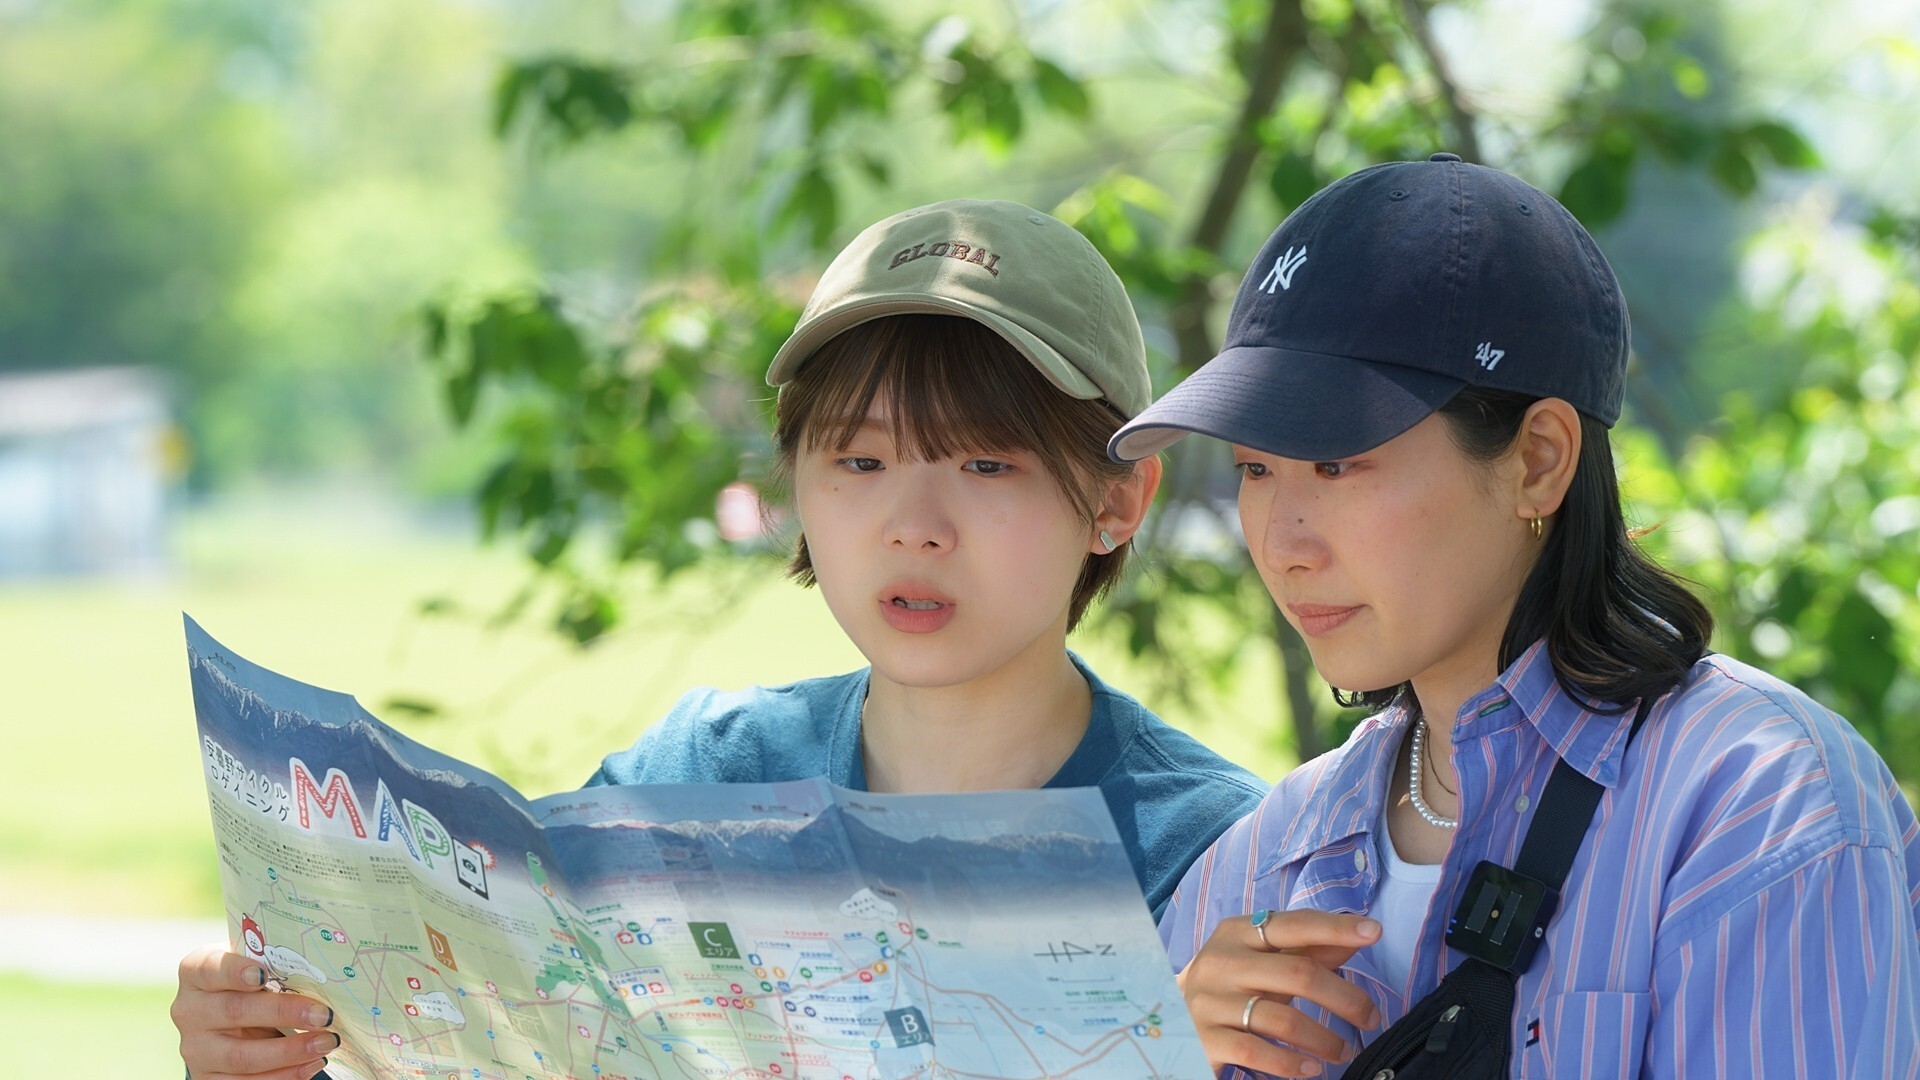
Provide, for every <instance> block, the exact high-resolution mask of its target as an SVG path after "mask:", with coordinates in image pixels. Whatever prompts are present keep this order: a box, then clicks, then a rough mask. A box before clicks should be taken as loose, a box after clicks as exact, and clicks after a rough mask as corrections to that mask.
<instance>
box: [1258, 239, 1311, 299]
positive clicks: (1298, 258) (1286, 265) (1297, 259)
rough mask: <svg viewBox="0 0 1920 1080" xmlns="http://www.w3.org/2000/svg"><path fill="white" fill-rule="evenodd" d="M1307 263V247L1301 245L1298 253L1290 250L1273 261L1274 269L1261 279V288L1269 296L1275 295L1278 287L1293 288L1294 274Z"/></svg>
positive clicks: (1292, 249)
mask: <svg viewBox="0 0 1920 1080" xmlns="http://www.w3.org/2000/svg"><path fill="white" fill-rule="evenodd" d="M1306 261H1307V245H1305V244H1301V245H1300V247H1299V249H1298V250H1297V251H1296V250H1295V249H1294V248H1291V247H1290V248H1288V249H1287V251H1286V254H1284V255H1282V256H1280V257H1279V258H1277V259H1275V260H1273V269H1272V270H1269V271H1267V276H1266V277H1265V278H1263V279H1261V282H1260V287H1261V288H1262V289H1265V290H1266V291H1267V295H1268V296H1272V295H1273V289H1274V286H1276V285H1278V286H1279V287H1280V288H1282V289H1291V288H1293V272H1294V271H1295V270H1298V269H1300V264H1301V263H1303V262H1306Z"/></svg>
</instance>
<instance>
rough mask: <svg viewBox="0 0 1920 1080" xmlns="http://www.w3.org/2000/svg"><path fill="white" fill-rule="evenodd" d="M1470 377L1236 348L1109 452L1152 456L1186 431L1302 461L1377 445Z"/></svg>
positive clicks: (1122, 457)
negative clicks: (1464, 377)
mask: <svg viewBox="0 0 1920 1080" xmlns="http://www.w3.org/2000/svg"><path fill="white" fill-rule="evenodd" d="M1466 385H1467V384H1466V383H1464V382H1462V381H1460V380H1459V379H1454V378H1449V377H1447V376H1445V375H1436V374H1433V373H1432V372H1427V371H1416V370H1414V369H1413V368H1405V367H1399V366H1397V365H1393V364H1378V363H1374V362H1372V361H1368V360H1355V359H1353V358H1351V357H1345V356H1330V355H1326V354H1323V353H1306V352H1295V351H1292V350H1289V349H1269V348H1239V349H1228V350H1226V351H1225V352H1222V353H1221V354H1220V355H1219V356H1216V357H1214V358H1213V359H1212V360H1209V361H1207V362H1206V363H1205V364H1203V365H1202V366H1201V367H1200V369H1199V370H1198V371H1195V372H1194V373H1193V374H1192V375H1189V376H1188V377H1187V378H1186V380H1185V381H1183V382H1181V383H1180V384H1179V385H1178V386H1175V387H1174V388H1173V389H1172V390H1169V391H1167V393H1166V394H1165V396H1163V397H1161V398H1160V400H1158V401H1156V402H1154V403H1153V404H1152V405H1149V406H1147V408H1146V409H1145V411H1143V412H1141V414H1140V415H1139V416H1137V417H1135V418H1134V419H1133V420H1130V421H1128V422H1127V424H1126V425H1125V426H1124V427H1122V428H1121V429H1120V430H1119V431H1118V432H1115V433H1114V436H1113V440H1112V441H1111V442H1110V443H1108V444H1107V452H1108V453H1109V454H1110V455H1112V456H1113V458H1114V460H1116V461H1138V460H1139V459H1141V458H1145V457H1151V456H1153V455H1154V454H1157V453H1159V452H1160V451H1161V450H1164V449H1166V448H1167V447H1168V446H1171V445H1173V443H1175V442H1177V441H1179V440H1180V439H1181V438H1182V437H1184V436H1186V435H1187V434H1188V433H1190V432H1192V433H1198V434H1201V435H1211V436H1213V437H1214V438H1216V439H1224V440H1226V441H1227V442H1230V443H1235V444H1237V445H1240V446H1245V447H1249V448H1251V449H1254V450H1259V451H1262V452H1264V453H1268V454H1275V455H1278V456H1280V457H1285V458H1294V459H1296V460H1300V461H1332V460H1336V459H1339V458H1344V457H1352V456H1353V455H1355V454H1359V453H1364V452H1365V451H1368V450H1371V449H1373V448H1374V447H1376V446H1379V445H1380V444H1381V443H1384V442H1386V441H1387V440H1388V439H1391V438H1393V437H1394V436H1396V435H1399V434H1400V433H1401V432H1403V431H1406V430H1407V429H1408V428H1410V427H1412V426H1414V425H1415V424H1417V423H1419V422H1420V421H1421V420H1424V419H1425V418H1427V417H1428V416H1430V415H1432V414H1433V411H1434V410H1435V409H1438V408H1439V407H1440V406H1442V405H1444V404H1446V403H1447V402H1448V400H1450V399H1451V398H1452V397H1453V396H1454V395H1455V394H1457V393H1459V392H1460V391H1461V389H1462V388H1464V387H1465V386H1466Z"/></svg>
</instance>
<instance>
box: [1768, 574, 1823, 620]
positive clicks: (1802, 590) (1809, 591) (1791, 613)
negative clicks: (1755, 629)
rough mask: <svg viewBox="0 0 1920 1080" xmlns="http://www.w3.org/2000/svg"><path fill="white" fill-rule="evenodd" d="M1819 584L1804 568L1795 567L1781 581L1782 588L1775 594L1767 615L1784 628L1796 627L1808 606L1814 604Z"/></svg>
mask: <svg viewBox="0 0 1920 1080" xmlns="http://www.w3.org/2000/svg"><path fill="white" fill-rule="evenodd" d="M1818 588H1819V582H1817V581H1815V580H1814V577H1813V575H1812V574H1811V573H1809V572H1808V570H1807V568H1806V567H1804V566H1795V567H1793V568H1792V569H1790V570H1788V571H1787V575H1786V577H1784V578H1782V579H1781V581H1780V588H1779V590H1778V591H1776V592H1775V593H1774V596H1773V606H1772V607H1771V608H1770V609H1769V610H1768V612H1767V614H1769V615H1771V616H1772V617H1773V618H1774V620H1775V621H1777V622H1779V623H1781V624H1782V625H1784V626H1794V625H1796V624H1797V623H1798V622H1799V621H1800V616H1801V615H1803V614H1805V612H1806V610H1807V606H1808V605H1809V604H1811V603H1813V598H1814V593H1815V590H1816V589H1818Z"/></svg>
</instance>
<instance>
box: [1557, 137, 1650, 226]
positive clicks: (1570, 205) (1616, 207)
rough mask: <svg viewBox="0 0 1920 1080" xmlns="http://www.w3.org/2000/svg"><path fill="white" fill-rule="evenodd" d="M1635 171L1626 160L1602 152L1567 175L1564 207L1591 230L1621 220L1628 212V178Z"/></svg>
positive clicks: (1628, 158)
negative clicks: (1617, 219)
mask: <svg viewBox="0 0 1920 1080" xmlns="http://www.w3.org/2000/svg"><path fill="white" fill-rule="evenodd" d="M1632 167H1633V157H1632V154H1631V153H1628V154H1626V155H1624V156H1622V155H1620V154H1619V153H1617V152H1615V151H1612V150H1610V149H1605V148H1603V149H1600V150H1598V151H1596V152H1595V153H1594V155H1593V156H1592V157H1589V158H1587V160H1585V161H1583V162H1581V163H1580V165H1579V166H1578V167H1577V168H1575V169H1574V170H1573V172H1571V173H1569V174H1568V175H1567V181H1566V183H1564V184H1562V185H1561V187H1560V205H1562V206H1564V207H1566V208H1567V211H1568V212H1569V213H1571V214H1572V215H1573V216H1574V217H1576V218H1578V219H1579V220H1580V223H1581V224H1583V225H1585V226H1586V227H1587V228H1589V229H1597V228H1599V227H1600V226H1602V225H1605V224H1607V223H1608V222H1610V221H1612V220H1614V219H1615V218H1618V217H1619V216H1620V215H1621V213H1622V212H1623V211H1625V210H1626V208H1627V178H1628V175H1629V172H1630V170H1631V169H1632Z"/></svg>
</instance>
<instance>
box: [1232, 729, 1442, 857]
mask: <svg viewBox="0 0 1920 1080" xmlns="http://www.w3.org/2000/svg"><path fill="white" fill-rule="evenodd" d="M1406 725H1407V710H1406V709H1404V708H1402V707H1401V706H1400V704H1399V703H1398V702H1396V703H1394V704H1392V705H1389V706H1387V707H1386V708H1384V709H1382V710H1380V711H1379V712H1377V713H1374V714H1373V715H1372V716H1369V717H1367V718H1366V719H1364V720H1362V721H1360V725H1359V726H1358V727H1356V728H1354V729H1353V734H1352V735H1350V736H1348V737H1347V741H1346V743H1345V744H1344V745H1342V746H1341V747H1340V748H1339V749H1338V750H1335V751H1333V752H1331V753H1328V754H1325V755H1323V756H1321V757H1319V758H1316V759H1314V760H1313V761H1310V762H1308V763H1306V764H1305V765H1302V766H1300V768H1299V769H1297V770H1295V773H1296V774H1297V775H1294V776H1289V777H1288V779H1286V780H1283V781H1281V783H1282V785H1287V784H1299V783H1304V784H1305V785H1306V789H1307V790H1305V791H1304V792H1301V793H1300V794H1299V795H1298V796H1297V797H1296V798H1291V799H1276V798H1268V799H1267V800H1266V801H1265V802H1264V803H1262V804H1261V807H1260V810H1259V811H1258V813H1259V814H1260V822H1259V831H1260V833H1262V834H1266V835H1271V836H1275V837H1278V838H1279V842H1278V843H1277V844H1275V845H1274V846H1273V847H1271V848H1269V849H1268V855H1267V857H1266V858H1265V859H1264V860H1263V861H1262V863H1261V866H1260V870H1259V872H1260V873H1261V874H1263V875H1264V874H1267V873H1270V872H1272V871H1274V870H1277V869H1279V868H1280V867H1282V866H1286V865H1288V864H1290V863H1294V862H1298V861H1299V860H1301V859H1303V858H1306V857H1307V856H1308V855H1309V854H1311V853H1313V852H1316V851H1320V850H1322V849H1324V848H1327V847H1330V846H1332V845H1335V844H1338V843H1339V842H1341V841H1343V840H1347V839H1350V838H1352V837H1356V836H1363V835H1371V834H1372V832H1373V830H1374V828H1375V826H1376V825H1377V824H1378V823H1379V820H1380V808H1381V807H1382V806H1385V805H1386V801H1387V785H1388V784H1389V783H1390V782H1391V781H1392V779H1393V763H1394V755H1395V753H1396V751H1397V750H1398V749H1399V746H1400V735H1401V733H1402V732H1403V731H1405V729H1406ZM1303 808H1310V810H1309V812H1307V813H1302V810H1303ZM1283 819H1284V820H1283Z"/></svg>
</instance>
